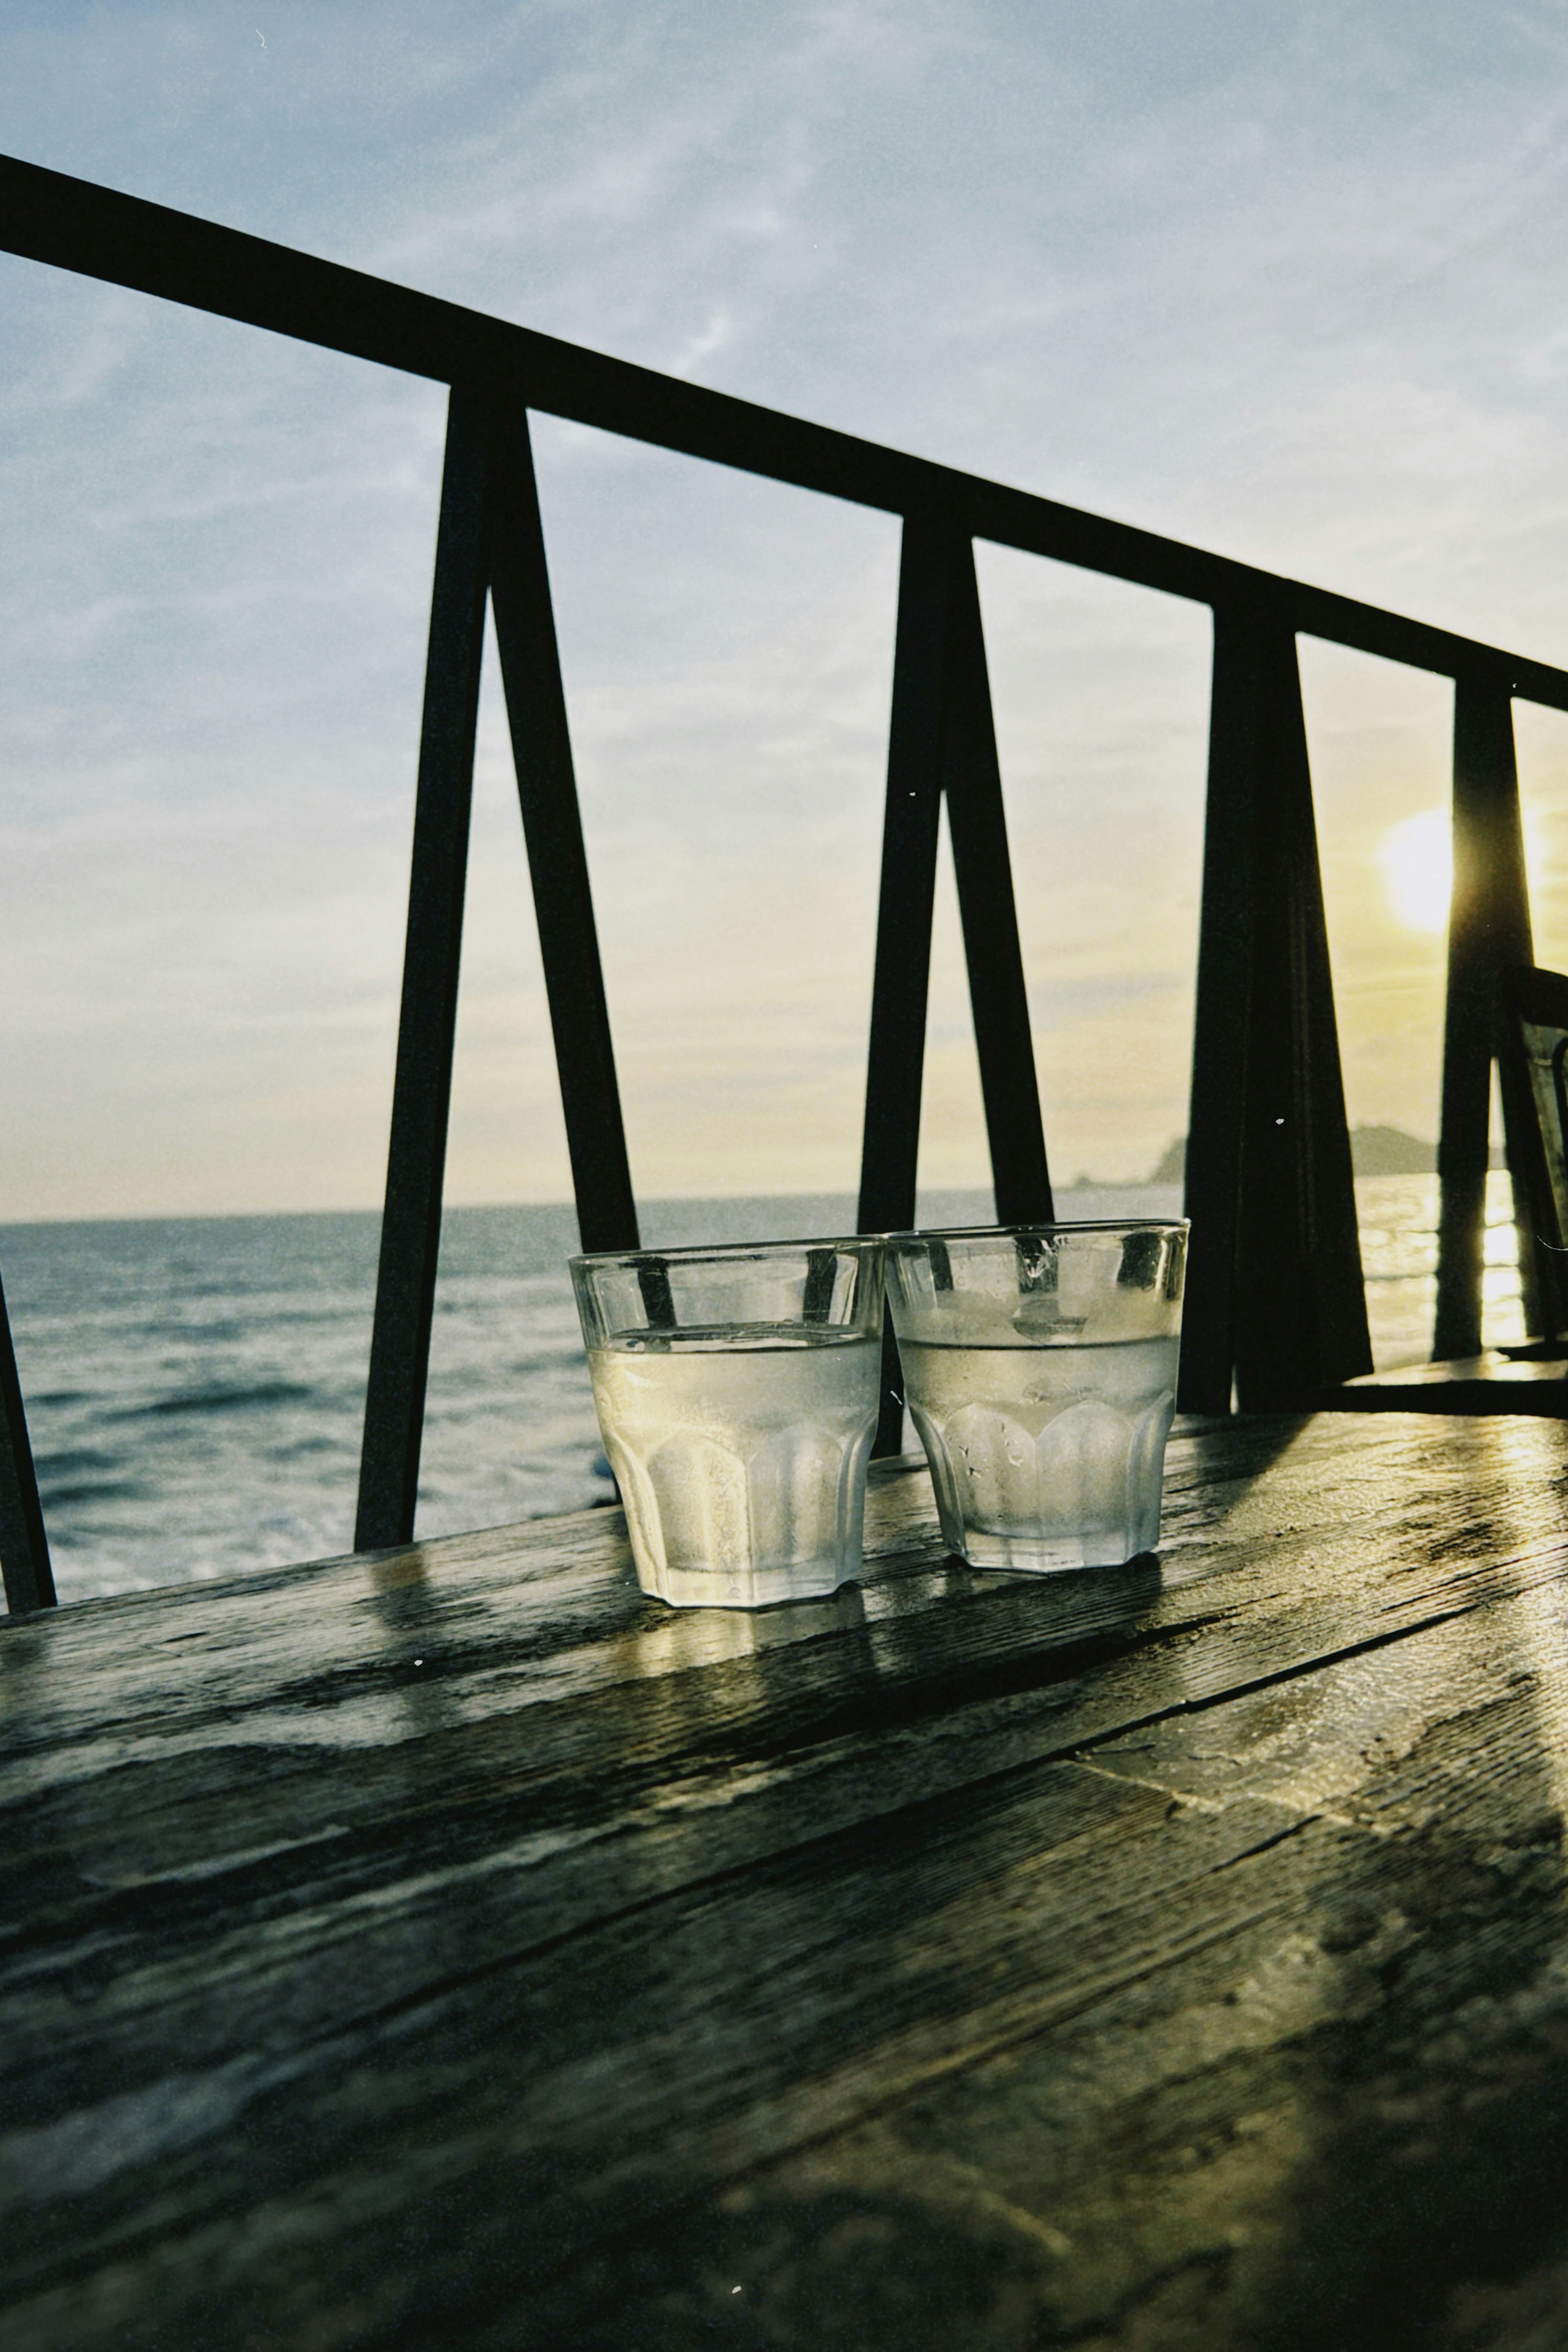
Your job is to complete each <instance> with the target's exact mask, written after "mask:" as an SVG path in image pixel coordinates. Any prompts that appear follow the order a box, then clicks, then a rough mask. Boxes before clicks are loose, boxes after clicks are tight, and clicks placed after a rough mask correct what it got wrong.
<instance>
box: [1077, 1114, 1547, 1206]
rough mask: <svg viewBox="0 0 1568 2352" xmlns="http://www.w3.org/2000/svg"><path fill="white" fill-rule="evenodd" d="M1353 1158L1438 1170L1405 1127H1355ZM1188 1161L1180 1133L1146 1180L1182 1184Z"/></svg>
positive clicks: (1081, 1184)
mask: <svg viewBox="0 0 1568 2352" xmlns="http://www.w3.org/2000/svg"><path fill="white" fill-rule="evenodd" d="M1351 1162H1352V1166H1353V1167H1354V1169H1355V1172H1356V1174H1357V1175H1358V1176H1430V1175H1433V1174H1434V1173H1435V1172H1436V1166H1437V1147H1436V1144H1435V1143H1426V1142H1424V1141H1423V1140H1422V1139H1421V1137H1420V1136H1418V1135H1410V1134H1407V1133H1406V1131H1405V1129H1404V1128H1402V1127H1352V1129H1351ZM1186 1164H1187V1139H1186V1137H1185V1136H1184V1135H1178V1136H1177V1138H1176V1139H1175V1141H1174V1142H1173V1143H1172V1144H1171V1145H1170V1146H1169V1147H1168V1148H1167V1149H1166V1150H1164V1151H1163V1152H1162V1154H1161V1156H1160V1164H1159V1166H1158V1167H1157V1168H1156V1169H1155V1170H1154V1171H1153V1172H1152V1175H1150V1176H1148V1177H1146V1178H1145V1179H1144V1181H1145V1182H1146V1183H1150V1184H1179V1183H1180V1182H1181V1181H1182V1179H1183V1177H1184V1174H1185V1173H1186ZM1491 1165H1492V1166H1493V1167H1494V1168H1500V1167H1501V1166H1502V1165H1503V1156H1502V1153H1501V1152H1500V1150H1499V1149H1498V1147H1497V1146H1496V1144H1494V1145H1493V1146H1492V1152H1491ZM1110 1189H1111V1188H1110V1186H1107V1185H1104V1184H1102V1183H1101V1181H1100V1179H1099V1178H1098V1177H1094V1176H1075V1177H1074V1178H1073V1181H1072V1183H1071V1184H1070V1185H1069V1186H1068V1190H1069V1191H1070V1192H1085V1191H1109V1190H1110Z"/></svg>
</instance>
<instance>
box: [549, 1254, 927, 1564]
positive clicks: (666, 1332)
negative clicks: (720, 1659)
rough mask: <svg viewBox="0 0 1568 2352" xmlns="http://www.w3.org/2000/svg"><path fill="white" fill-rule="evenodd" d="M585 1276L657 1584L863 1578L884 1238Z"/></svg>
mask: <svg viewBox="0 0 1568 2352" xmlns="http://www.w3.org/2000/svg"><path fill="white" fill-rule="evenodd" d="M572 1280H573V1284H574V1287H575V1289H576V1293H577V1310H578V1313H579V1315H580V1316H581V1317H582V1321H583V1337H584V1342H585V1343H586V1346H587V1349H588V1363H589V1368H590V1370H592V1373H593V1376H594V1402H595V1406H596V1408H597V1410H598V1415H599V1428H600V1430H601V1432H602V1433H603V1436H604V1440H605V1454H607V1455H608V1456H609V1461H610V1466H611V1468H612V1469H613V1470H614V1472H615V1474H616V1479H617V1480H618V1481H619V1484H620V1489H621V1498H622V1500H623V1502H624V1503H625V1505H626V1531H627V1533H628V1535H629V1536H630V1538H631V1545H632V1555H633V1558H634V1559H636V1561H637V1580H638V1582H639V1583H640V1584H641V1586H642V1589H643V1591H645V1592H652V1593H655V1594H657V1595H658V1599H659V1600H661V1601H669V1602H670V1603H671V1604H672V1605H673V1606H674V1607H676V1608H678V1609H689V1608H694V1607H699V1606H703V1605H708V1606H717V1607H719V1608H723V1609H757V1608H761V1607H763V1606H765V1605H766V1604H767V1603H769V1602H771V1601H802V1600H809V1599H817V1598H820V1597H821V1596H822V1595H823V1594H826V1593H829V1592H833V1591H836V1590H837V1587H838V1586H839V1585H841V1584H843V1583H846V1582H847V1581H848V1580H850V1579H851V1578H854V1577H857V1576H858V1575H859V1573H860V1531H861V1524H862V1520H863V1517H864V1510H865V1499H866V1465H867V1462H868V1458H869V1455H870V1451H871V1440H872V1437H873V1435H874V1433H875V1431H876V1426H877V1406H878V1399H879V1389H880V1379H881V1340H882V1244H881V1243H880V1241H879V1240H866V1239H856V1240H852V1241H821V1242H758V1243H752V1242H742V1243H730V1244H723V1245H715V1246H714V1247H712V1248H699V1249H672V1250H637V1251H628V1252H626V1253H624V1254H622V1253H604V1254H601V1255H593V1256H587V1257H575V1258H574V1259H573V1260H572Z"/></svg>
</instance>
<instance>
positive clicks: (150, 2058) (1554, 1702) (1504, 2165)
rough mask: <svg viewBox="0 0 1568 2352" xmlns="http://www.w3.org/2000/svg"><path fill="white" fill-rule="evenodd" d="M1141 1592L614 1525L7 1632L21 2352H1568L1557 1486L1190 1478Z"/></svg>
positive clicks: (910, 1533) (928, 1534)
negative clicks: (728, 1589) (692, 1584)
mask: <svg viewBox="0 0 1568 2352" xmlns="http://www.w3.org/2000/svg"><path fill="white" fill-rule="evenodd" d="M1167 1495H1168V1508H1167V1518H1166V1527H1167V1540H1166V1542H1165V1544H1164V1546H1163V1550H1162V1554H1161V1557H1160V1559H1159V1560H1158V1562H1156V1561H1154V1560H1152V1559H1143V1560H1140V1561H1137V1562H1134V1563H1133V1565H1132V1566H1131V1567H1129V1568H1126V1569H1121V1570H1115V1571H1109V1570H1107V1571H1095V1572H1088V1573H1084V1574H1079V1575H1077V1576H1069V1577H1062V1578H1058V1579H1042V1580H1029V1579H1021V1578H1002V1577H990V1576H978V1575H973V1574H970V1573H969V1572H967V1571H965V1570H962V1569H961V1568H959V1567H957V1566H956V1565H954V1564H952V1563H951V1562H949V1561H946V1560H944V1559H943V1557H942V1547H941V1544H940V1542H939V1540H938V1539H937V1537H936V1533H935V1528H934V1523H933V1519H932V1516H931V1508H930V1501H929V1488H928V1486H927V1482H926V1479H925V1476H924V1474H923V1472H921V1471H920V1470H917V1469H914V1468H911V1467H906V1466H903V1465H889V1467H888V1468H886V1469H885V1470H883V1471H881V1472H879V1474H877V1475H876V1478H875V1482H874V1493H873V1496H872V1507H871V1510H870V1514H869V1520H870V1528H869V1553H870V1568H869V1570H868V1580H867V1583H866V1585H865V1587H864V1589H863V1591H861V1590H852V1591H849V1592H847V1593H846V1594H844V1595H843V1596H841V1597H840V1598H839V1600H838V1601H836V1602H833V1603H825V1604H821V1605H813V1606H805V1607H799V1608H795V1609H787V1610H780V1611H774V1612H771V1613H768V1614H765V1615H762V1616H757V1617H751V1618H748V1617H745V1616H739V1615H731V1614H724V1613H721V1612H697V1613H688V1614H684V1615H676V1614H673V1613H671V1612H668V1611H666V1610H664V1609H663V1608H661V1607H660V1606H659V1605H658V1604H657V1603H654V1602H650V1601H643V1600H642V1599H641V1598H640V1597H639V1595H638V1594H637V1591H636V1589H635V1585H634V1583H633V1581H632V1579H631V1575H630V1570H629V1567H628V1564H627V1559H626V1549H625V1544H624V1538H623V1535H622V1531H621V1526H620V1520H619V1515H618V1514H617V1513H615V1512H611V1511H602V1512H586V1513H583V1514H581V1515H579V1516H577V1517H572V1518H565V1519H557V1520H552V1521H546V1522H540V1523H535V1524H533V1525H531V1526H525V1527H521V1528H506V1529H501V1530H499V1531H496V1532H493V1533H490V1534H486V1535H479V1536H472V1537H464V1538H456V1539H453V1540H450V1541H446V1542H439V1543H431V1544H427V1545H424V1546H420V1547H416V1548H415V1549H411V1550H408V1551H403V1552H396V1553H385V1554H381V1555H375V1556H366V1557H361V1558H357V1559H349V1560H343V1561H338V1562H334V1563H331V1564H330V1565H328V1566H325V1567H314V1568H304V1569H293V1570H284V1571H280V1572H277V1573H272V1574H265V1575H258V1576H252V1577H248V1578H246V1579H244V1580H235V1581H233V1582H228V1583H224V1584H212V1585H206V1586H196V1587H185V1588H182V1589H178V1590H172V1591H163V1592H159V1593H155V1594H151V1595H146V1596H138V1597H133V1598H128V1599H125V1600H120V1601H103V1602H94V1603H87V1604H83V1605H80V1606H78V1607H76V1608H69V1609H62V1610H60V1611H59V1612H58V1613H55V1614H52V1615H50V1614H44V1615H39V1616H37V1617H34V1618H30V1619H27V1620H25V1621H20V1622H14V1623H12V1624H11V1625H9V1626H8V1627H6V1628H5V1630H4V1631H3V1632H0V1689H3V1691H4V1706H5V1777H4V1783H3V1786H4V1793H5V1800H6V1802H7V1805H8V1811H7V1816H6V1839H5V1854H6V1869H5V1904H4V1906H3V1916H4V1924H5V1936H4V1945H3V1951H4V1972H3V1976H0V2069H3V2070H4V2087H3V2091H0V2123H3V2125H4V2127H5V2140H4V2145H3V2155H0V2164H3V2167H4V2197H5V2204H4V2222H3V2229H4V2240H3V2242H4V2249H5V2252H4V2262H5V2292H4V2295H3V2297H0V2301H3V2303H4V2306H5V2316H4V2317H3V2318H0V2345H4V2347H5V2352H45V2347H48V2352H54V2347H60V2352H66V2347H69V2352H84V2347H104V2352H109V2347H112V2352H175V2347H178V2352H192V2347H208V2346H211V2347H223V2352H281V2347H288V2352H340V2347H356V2352H358V2348H359V2347H394V2346H397V2347H416V2346H417V2347H496V2352H516V2347H550V2352H553V2347H562V2352H610V2347H616V2352H633V2347H635V2352H688V2347H697V2346H703V2347H706V2346H710V2345H714V2346H724V2347H743V2352H777V2347H803V2352H804V2347H811V2352H838V2348H839V2347H844V2352H881V2347H889V2352H921V2347H944V2352H945V2347H964V2348H965V2352H968V2347H975V2352H992V2348H993V2347H996V2352H1002V2347H1005V2352H1047V2347H1057V2346H1073V2347H1079V2348H1080V2352H1083V2347H1090V2352H1092V2348H1093V2347H1130V2348H1131V2347H1136V2352H1150V2347H1166V2346H1181V2347H1188V2346H1191V2347H1203V2352H1226V2348H1227V2347H1246V2352H1258V2347H1263V2352H1274V2348H1275V2347H1278V2348H1279V2352H1285V2347H1291V2352H1304V2347H1335V2352H1341V2347H1357V2346H1362V2345H1365V2346H1369V2347H1371V2346H1376V2347H1416V2346H1419V2347H1438V2348H1439V2352H1460V2348H1461V2347H1463V2352H1482V2348H1483V2347H1503V2346H1507V2347H1517V2352H1525V2347H1531V2352H1547V2347H1558V2346H1561V2345H1563V2344H1564V2343H1568V1940H1565V1936H1564V1925H1565V1922H1564V1900H1563V1843H1562V1820H1563V1801H1564V1791H1565V1787H1568V1431H1565V1430H1564V1429H1563V1425H1562V1424H1561V1423H1557V1422H1553V1421H1539V1420H1537V1421H1529V1420H1522V1419H1521V1420H1506V1419H1490V1420H1478V1421H1456V1420H1449V1419H1443V1418H1434V1417H1432V1416H1428V1415H1422V1416H1415V1415H1412V1416H1408V1417H1405V1416H1400V1415H1390V1416H1387V1417H1366V1418H1363V1417H1360V1416H1354V1417H1346V1416H1328V1415H1325V1416H1323V1417H1321V1418H1320V1419H1318V1420H1316V1421H1312V1422H1307V1423H1302V1422H1286V1421H1252V1422H1238V1423H1226V1424H1209V1425H1206V1426H1196V1427H1192V1428H1189V1429H1188V1430H1186V1431H1185V1432H1184V1433H1180V1434H1178V1436H1177V1438H1176V1439H1175V1440H1174V1441H1173V1446H1172V1453H1171V1465H1170V1475H1169V1480H1168V1487H1167Z"/></svg>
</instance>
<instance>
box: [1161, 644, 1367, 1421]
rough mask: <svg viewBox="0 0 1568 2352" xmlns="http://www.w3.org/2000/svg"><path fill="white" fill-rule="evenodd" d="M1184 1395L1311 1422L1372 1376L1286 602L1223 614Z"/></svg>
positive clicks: (1214, 1407)
mask: <svg viewBox="0 0 1568 2352" xmlns="http://www.w3.org/2000/svg"><path fill="white" fill-rule="evenodd" d="M1187 1213H1188V1214H1189V1215H1190V1216H1191V1218H1192V1221H1193V1264H1192V1276H1191V1284H1190V1289H1189V1296H1188V1304H1187V1309H1186V1318H1185V1321H1186V1328H1185V1330H1184V1340H1183V1360H1182V1386H1181V1401H1182V1403H1183V1405H1184V1408H1185V1409H1187V1410H1188V1411H1194V1412H1225V1411H1226V1410H1228V1407H1229V1404H1230V1399H1231V1384H1232V1381H1233V1379H1234V1382H1235V1388H1236V1395H1237V1402H1238V1403H1239V1404H1240V1406H1241V1407H1242V1409H1243V1410H1244V1411H1248V1412H1262V1411H1269V1410H1288V1409H1298V1410H1304V1409H1306V1408H1307V1407H1309V1406H1310V1405H1311V1404H1312V1403H1313V1402H1315V1401H1316V1399H1317V1397H1318V1395H1319V1394H1320V1392H1321V1391H1322V1390H1323V1389H1324V1388H1326V1387H1330V1386H1331V1385H1333V1384H1334V1383H1336V1382H1338V1381H1343V1380H1346V1379H1349V1378H1351V1377H1352V1375H1354V1374H1356V1373H1358V1372H1363V1371H1368V1370H1371V1367H1372V1351H1371V1346H1370V1342H1369V1339H1368V1334H1367V1322H1366V1294H1365V1289H1364V1286H1363V1280H1362V1271H1361V1248H1360V1241H1359V1236H1358V1234H1357V1228H1356V1208H1355V1185H1354V1177H1353V1171H1352V1165H1351V1151H1350V1135H1349V1130H1348V1128H1347V1125H1346V1120H1345V1107H1344V1084H1343V1078H1342V1073H1341V1067H1340V1055H1339V1037H1338V1030H1337V1025H1336V1023H1335V1018H1334V1002H1333V985H1332V979H1331V972H1330V967H1329V951H1328V931H1327V925H1326V922H1325V919H1324V914H1323V897H1322V881H1321V873H1320V869H1319V863H1318V849H1317V829H1316V824H1315V822H1314V818H1313V814H1312V792H1311V776H1310V769H1309V765H1308V760H1307V740H1306V729H1305V724H1304V721H1303V718H1302V712H1301V689H1300V673H1299V669H1298V666H1297V659H1296V648H1295V638H1294V632H1293V629H1292V625H1291V621H1290V615H1289V610H1288V609H1287V608H1286V607H1285V606H1284V604H1282V603H1279V604H1276V603H1275V601H1274V600H1272V599H1270V600H1269V601H1268V602H1267V603H1252V604H1248V605H1247V606H1235V607H1232V606H1220V607H1216V610H1215V664H1214V690H1213V715H1212V724H1211V733H1210V751H1209V802H1208V813H1207V820H1206V826H1205V856H1204V897H1203V917H1202V929H1201V934H1200V943H1199V954H1198V989H1197V1006H1196V1018H1195V1034H1194V1053H1193V1097H1192V1116H1191V1119H1190V1122H1189V1135H1188V1144H1187Z"/></svg>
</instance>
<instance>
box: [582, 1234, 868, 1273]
mask: <svg viewBox="0 0 1568 2352" xmlns="http://www.w3.org/2000/svg"><path fill="white" fill-rule="evenodd" d="M887 1238H888V1236H887V1234H805V1235H802V1236H800V1237H798V1238H796V1237H795V1236H792V1235H788V1234H786V1235H785V1236H784V1239H782V1240H780V1241H766V1242H679V1243H677V1244H674V1245H672V1246H671V1247H670V1248H669V1249H635V1250H579V1251H578V1252H577V1253H576V1255H574V1256H572V1257H569V1258H568V1259H567V1261H566V1264H567V1267H568V1269H569V1270H570V1271H571V1272H573V1273H575V1271H576V1269H577V1268H578V1267H579V1266H584V1267H591V1266H600V1265H669V1264H671V1263H672V1262H674V1263H677V1264H683V1265H706V1264H709V1263H710V1262H711V1261H712V1260H714V1259H722V1258H747V1257H765V1256H767V1255H769V1254H770V1253H771V1252H773V1251H776V1250H812V1249H831V1250H856V1251H866V1250H869V1249H880V1248H881V1247H882V1245H883V1244H884V1243H885V1242H886V1240H887Z"/></svg>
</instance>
